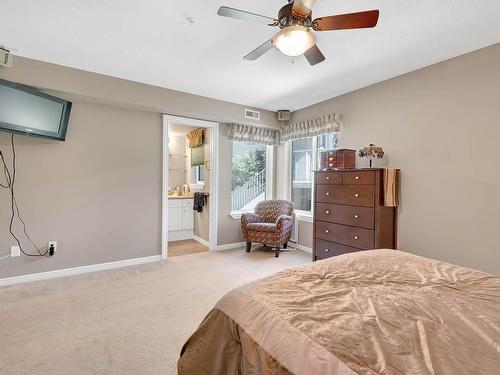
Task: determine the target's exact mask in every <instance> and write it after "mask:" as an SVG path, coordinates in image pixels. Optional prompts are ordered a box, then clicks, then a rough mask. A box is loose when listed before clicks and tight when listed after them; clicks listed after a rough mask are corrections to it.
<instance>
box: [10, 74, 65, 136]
mask: <svg viewBox="0 0 500 375" xmlns="http://www.w3.org/2000/svg"><path fill="white" fill-rule="evenodd" d="M70 112H71V102H68V101H67V100H64V99H60V98H56V97H55V96H52V95H48V94H45V93H43V92H40V91H38V90H35V89H33V88H31V87H28V86H24V85H19V84H17V83H13V82H9V81H5V80H2V79H0V130H2V131H6V132H10V133H19V134H25V135H32V136H37V137H45V138H52V139H57V140H60V141H64V139H65V138H66V129H67V127H68V121H69V114H70Z"/></svg>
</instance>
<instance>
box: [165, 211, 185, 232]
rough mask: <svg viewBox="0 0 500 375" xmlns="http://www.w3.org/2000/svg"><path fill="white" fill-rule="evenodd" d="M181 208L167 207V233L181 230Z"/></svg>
mask: <svg viewBox="0 0 500 375" xmlns="http://www.w3.org/2000/svg"><path fill="white" fill-rule="evenodd" d="M182 210H183V208H182V207H179V206H171V205H169V207H168V231H169V232H171V231H174V230H182V226H183V220H182Z"/></svg>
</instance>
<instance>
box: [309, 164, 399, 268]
mask: <svg viewBox="0 0 500 375" xmlns="http://www.w3.org/2000/svg"><path fill="white" fill-rule="evenodd" d="M315 174H316V176H315V177H316V178H315V198H316V199H315V202H314V204H315V207H314V208H315V209H314V248H313V261H316V260H321V259H326V258H329V257H332V256H336V255H341V254H345V253H351V252H355V251H362V250H371V249H382V248H383V249H396V248H397V207H388V206H384V180H383V179H384V170H383V169H378V168H369V169H346V170H336V171H316V172H315Z"/></svg>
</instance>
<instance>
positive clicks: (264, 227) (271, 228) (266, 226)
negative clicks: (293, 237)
mask: <svg viewBox="0 0 500 375" xmlns="http://www.w3.org/2000/svg"><path fill="white" fill-rule="evenodd" d="M247 229H248V230H254V231H256V232H276V224H274V223H250V224H248V225H247Z"/></svg>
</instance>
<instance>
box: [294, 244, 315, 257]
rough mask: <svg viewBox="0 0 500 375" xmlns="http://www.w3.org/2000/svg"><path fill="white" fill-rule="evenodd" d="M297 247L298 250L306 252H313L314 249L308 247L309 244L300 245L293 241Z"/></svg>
mask: <svg viewBox="0 0 500 375" xmlns="http://www.w3.org/2000/svg"><path fill="white" fill-rule="evenodd" d="M291 245H292V246H293V247H294V248H295V249H297V250H300V251H303V252H305V253H309V254H312V252H313V250H312V248H310V247H307V246H304V245H300V244H297V243H293V244H291Z"/></svg>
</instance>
